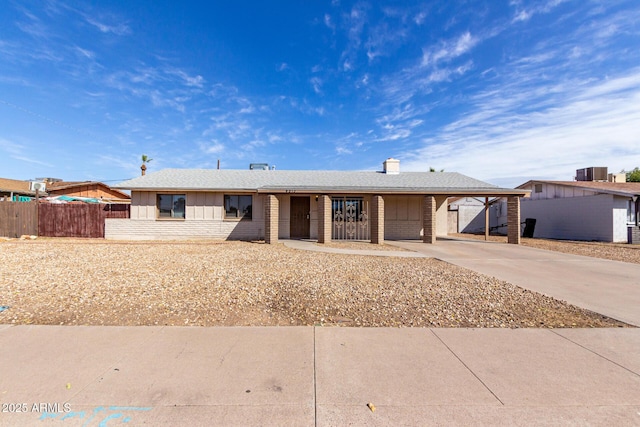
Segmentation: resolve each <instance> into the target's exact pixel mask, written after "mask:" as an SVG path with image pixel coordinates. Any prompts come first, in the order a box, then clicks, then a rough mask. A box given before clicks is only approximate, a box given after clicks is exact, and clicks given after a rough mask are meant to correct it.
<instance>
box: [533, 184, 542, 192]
mask: <svg viewBox="0 0 640 427" xmlns="http://www.w3.org/2000/svg"><path fill="white" fill-rule="evenodd" d="M534 191H535V192H536V193H542V184H536V185H535V187H534Z"/></svg>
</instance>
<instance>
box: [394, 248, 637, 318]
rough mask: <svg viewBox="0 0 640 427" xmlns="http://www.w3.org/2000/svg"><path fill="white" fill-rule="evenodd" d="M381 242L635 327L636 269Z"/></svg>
mask: <svg viewBox="0 0 640 427" xmlns="http://www.w3.org/2000/svg"><path fill="white" fill-rule="evenodd" d="M386 243H389V244H391V245H395V246H398V247H401V248H404V249H409V250H412V251H416V252H418V253H421V254H424V255H427V256H429V257H433V258H438V259H440V260H442V261H446V262H449V263H451V264H455V265H458V266H460V267H464V268H468V269H470V270H473V271H476V272H478V273H482V274H486V275H488V276H493V277H495V278H497V279H500V280H504V281H507V282H509V283H512V284H514V285H517V286H520V287H522V288H525V289H529V290H532V291H536V292H540V293H542V294H545V295H548V296H551V297H554V298H556V299H560V300H564V301H567V302H569V303H571V304H573V305H577V306H579V307H582V308H586V309H588V310H591V311H595V312H596V313H600V314H604V315H606V316H609V317H612V318H614V319H617V320H620V321H623V322H626V323H629V324H632V325H635V326H640V265H638V264H632V263H626V262H619V261H609V260H603V259H598V258H591V257H585V256H579V255H570V254H564V253H560V252H553V251H545V250H542V249H535V248H530V247H526V246H521V245H509V244H505V243H496V242H485V241H475V240H473V241H471V240H461V239H449V238H447V239H438V241H437V243H436V244H434V245H428V244H424V243H422V242H418V241H387V242H386Z"/></svg>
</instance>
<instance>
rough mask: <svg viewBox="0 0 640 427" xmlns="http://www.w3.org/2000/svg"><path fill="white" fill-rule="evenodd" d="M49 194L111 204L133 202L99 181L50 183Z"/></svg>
mask: <svg viewBox="0 0 640 427" xmlns="http://www.w3.org/2000/svg"><path fill="white" fill-rule="evenodd" d="M47 193H49V196H51V197H54V196H69V197H86V198H91V199H98V200H99V201H102V202H110V203H129V202H130V201H131V197H130V196H129V195H128V194H127V193H124V192H122V191H120V190H117V189H115V188H111V187H109V186H108V185H107V184H104V183H102V182H98V181H82V182H65V181H49V182H47Z"/></svg>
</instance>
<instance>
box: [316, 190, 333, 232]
mask: <svg viewBox="0 0 640 427" xmlns="http://www.w3.org/2000/svg"><path fill="white" fill-rule="evenodd" d="M318 243H331V197H329V196H327V195H326V194H323V195H321V196H320V197H318Z"/></svg>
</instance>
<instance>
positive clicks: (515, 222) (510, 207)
mask: <svg viewBox="0 0 640 427" xmlns="http://www.w3.org/2000/svg"><path fill="white" fill-rule="evenodd" d="M507 243H513V244H514V245H519V244H520V197H519V196H509V197H508V198H507Z"/></svg>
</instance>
